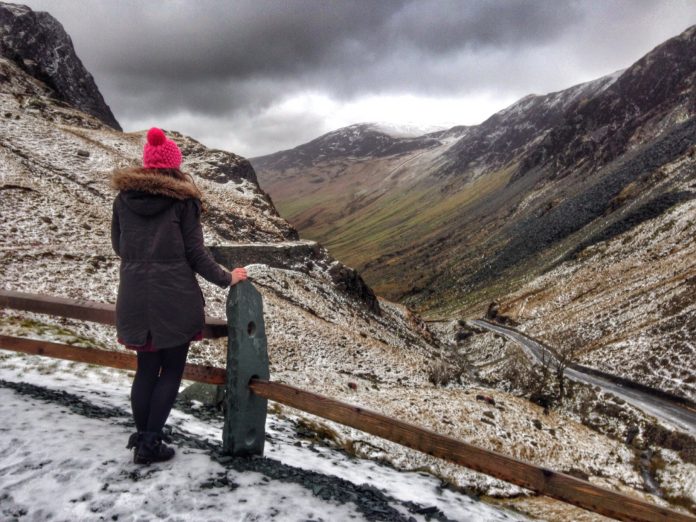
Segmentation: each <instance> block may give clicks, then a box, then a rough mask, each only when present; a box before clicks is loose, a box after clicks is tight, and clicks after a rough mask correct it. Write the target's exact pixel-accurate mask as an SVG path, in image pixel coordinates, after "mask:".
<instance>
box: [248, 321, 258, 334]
mask: <svg viewBox="0 0 696 522" xmlns="http://www.w3.org/2000/svg"><path fill="white" fill-rule="evenodd" d="M247 333H248V334H249V337H254V334H255V333H256V323H255V322H254V321H249V324H248V325H247Z"/></svg>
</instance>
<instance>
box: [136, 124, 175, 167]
mask: <svg viewBox="0 0 696 522" xmlns="http://www.w3.org/2000/svg"><path fill="white" fill-rule="evenodd" d="M180 165H181V151H180V150H179V147H177V146H176V143H174V142H173V141H172V140H169V139H167V136H165V135H164V132H163V131H162V129H158V128H157V127H152V128H151V129H150V130H149V131H147V143H146V144H145V147H144V149H143V167H145V168H146V169H178V168H179V166H180Z"/></svg>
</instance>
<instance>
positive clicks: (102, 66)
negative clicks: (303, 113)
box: [30, 0, 577, 112]
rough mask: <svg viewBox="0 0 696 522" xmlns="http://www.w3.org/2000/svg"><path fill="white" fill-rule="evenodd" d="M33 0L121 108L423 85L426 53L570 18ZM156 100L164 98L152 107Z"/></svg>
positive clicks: (517, 7) (537, 8) (236, 102)
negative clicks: (300, 90)
mask: <svg viewBox="0 0 696 522" xmlns="http://www.w3.org/2000/svg"><path fill="white" fill-rule="evenodd" d="M30 4H32V5H33V4H37V6H38V5H41V7H46V8H47V10H49V12H51V13H53V14H54V15H55V16H56V17H58V19H59V20H61V21H62V22H63V24H64V25H65V26H66V27H67V28H68V30H69V31H70V33H71V34H72V36H73V40H74V41H75V44H76V47H77V48H78V52H79V53H80V56H82V58H83V60H84V61H85V62H86V64H88V66H89V67H90V69H91V70H92V72H93V74H95V76H97V77H98V78H103V79H105V80H106V81H107V82H108V83H109V84H112V85H114V86H116V87H118V92H119V93H122V94H121V96H124V100H123V101H124V102H125V101H126V100H128V102H129V106H125V104H123V105H124V106H121V103H120V102H117V103H118V105H119V107H117V111H119V112H120V111H123V110H129V107H131V108H130V110H133V109H134V108H133V107H132V103H133V102H134V100H133V97H132V96H129V95H132V94H135V95H136V96H138V97H141V98H142V99H143V102H144V103H143V104H142V105H143V106H144V107H145V108H157V109H160V108H164V106H167V107H172V106H174V107H178V106H188V105H189V104H192V105H191V107H192V108H195V109H196V110H206V111H211V112H216V111H219V110H220V109H221V108H222V109H223V110H230V109H234V108H235V107H237V108H241V107H243V106H244V105H245V104H246V103H249V102H250V100H251V99H254V98H257V96H253V95H252V93H253V91H254V88H255V86H259V85H260V83H262V82H263V81H264V80H265V81H266V84H265V85H264V87H265V88H261V89H259V92H258V98H257V99H258V102H259V103H260V104H262V105H263V104H264V103H268V102H269V101H271V100H273V99H275V98H276V97H277V96H279V95H283V94H286V93H287V91H288V88H290V87H307V86H312V85H317V84H322V86H323V88H331V86H332V85H333V86H335V87H336V89H335V90H336V92H337V93H343V94H344V95H346V96H354V95H358V94H360V93H361V91H363V90H368V91H374V90H375V89H376V88H377V89H378V90H379V89H382V86H383V82H384V81H385V79H388V78H394V80H396V81H398V82H399V83H400V84H404V82H407V81H408V79H409V77H412V78H411V80H412V81H413V82H415V83H422V82H423V79H424V78H427V77H428V75H425V76H420V77H419V76H418V75H413V70H414V69H413V66H414V65H416V64H417V65H418V68H419V69H420V70H427V63H428V61H429V60H442V59H443V58H445V57H446V55H447V54H449V53H455V52H457V51H459V50H462V49H466V48H482V47H493V48H496V47H503V46H507V45H510V44H512V43H514V44H515V45H517V46H528V45H534V44H537V43H540V42H545V41H548V40H549V39H552V38H553V37H554V36H555V35H556V34H558V32H559V31H563V29H564V27H566V26H567V25H569V24H572V23H574V22H575V21H576V20H577V13H576V10H577V9H576V8H574V7H573V5H572V3H569V2H564V1H554V2H545V3H542V4H531V3H529V2H461V1H451V2H447V1H444V0H443V1H410V2H409V1H384V0H383V1H374V0H364V1H350V2H322V1H319V0H311V1H310V0H303V1H292V2H280V1H273V2H270V1H259V0H250V1H241V2H240V1H236V2H214V1H196V2H140V1H138V2H123V1H122V2H91V3H90V2H79V5H78V2H56V1H52V2H50V3H48V2H30ZM384 71H387V72H389V71H391V72H390V73H389V74H387V75H386V77H387V78H385V74H384ZM303 79H306V81H302V80H303ZM375 80H379V85H376V82H375ZM435 80H438V81H439V78H437V77H435ZM268 81H273V82H274V84H275V85H274V90H275V92H271V89H269V88H268ZM404 85H407V84H404ZM385 87H388V86H385ZM442 87H443V90H445V91H447V90H450V89H448V88H447V85H443V86H442ZM151 95H154V96H151ZM162 95H164V96H162ZM157 99H162V100H163V102H165V101H166V103H162V104H161V107H156V105H153V103H156V100H157ZM145 102H146V103H145ZM140 109H141V108H138V109H136V110H138V111H139V110H140Z"/></svg>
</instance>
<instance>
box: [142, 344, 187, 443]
mask: <svg viewBox="0 0 696 522" xmlns="http://www.w3.org/2000/svg"><path fill="white" fill-rule="evenodd" d="M189 345H190V343H186V344H182V345H181V346H176V347H174V348H164V349H161V350H158V351H156V352H138V369H137V370H136V372H135V378H134V379H133V386H132V387H131V407H132V408H133V419H134V420H135V426H136V428H137V429H138V431H156V432H159V431H161V430H162V428H163V427H164V423H165V422H166V420H167V417H169V412H170V411H171V409H172V406H173V405H174V401H175V400H176V396H177V394H178V393H179V385H180V384H181V377H182V375H183V374H184V367H185V366H186V356H187V355H188V349H189ZM160 370H161V371H160Z"/></svg>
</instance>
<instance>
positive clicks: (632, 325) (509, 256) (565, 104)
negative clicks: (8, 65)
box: [252, 27, 696, 397]
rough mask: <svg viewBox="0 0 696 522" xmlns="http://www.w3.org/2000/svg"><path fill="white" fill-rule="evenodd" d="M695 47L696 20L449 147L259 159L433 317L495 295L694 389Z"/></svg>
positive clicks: (370, 268)
mask: <svg viewBox="0 0 696 522" xmlns="http://www.w3.org/2000/svg"><path fill="white" fill-rule="evenodd" d="M694 56H696V27H691V28H689V29H687V30H686V31H684V32H683V33H682V34H680V35H678V36H676V37H674V38H672V39H670V40H668V41H667V42H665V43H664V44H662V45H660V46H658V47H656V48H655V49H653V50H652V51H651V52H650V53H648V54H647V55H646V56H644V57H643V58H641V59H640V60H638V61H637V62H636V63H634V64H633V65H631V66H630V67H628V68H626V69H624V70H622V71H617V72H615V73H613V74H611V75H608V76H605V77H603V78H600V79H598V80H595V81H592V82H588V83H584V84H581V85H577V86H574V87H571V88H569V89H566V90H563V91H559V92H556V93H551V94H547V95H530V96H527V97H525V98H523V99H521V100H520V101H518V102H517V103H515V104H513V105H511V106H510V107H508V108H506V109H504V110H502V111H500V112H499V113H497V114H494V115H493V116H491V117H490V118H489V119H488V120H486V121H485V122H483V123H482V124H480V125H477V126H471V127H455V128H453V129H451V130H449V131H444V132H435V133H431V134H427V135H425V136H423V137H421V138H419V139H425V138H428V139H431V140H435V141H437V142H438V143H436V144H432V143H431V142H427V144H425V143H424V145H423V146H421V147H420V148H418V149H415V150H413V151H410V152H403V153H398V154H392V155H377V154H373V155H372V156H362V155H361V156H359V157H358V156H357V155H351V151H350V149H348V150H345V151H344V152H343V153H342V155H341V156H340V157H338V156H337V157H334V158H332V159H329V160H326V159H323V158H322V159H313V158H309V159H307V158H306V159H305V164H306V165H307V167H305V168H302V169H279V168H278V167H277V166H273V165H269V164H268V163H266V162H265V159H264V158H260V159H259V160H252V161H254V162H255V161H259V163H258V164H257V167H258V168H257V173H258V176H259V179H260V182H261V186H262V187H264V188H265V189H266V190H268V191H269V193H270V194H271V195H272V197H273V199H274V201H275V203H276V205H277V206H278V208H279V210H280V212H281V214H282V215H283V216H285V217H287V218H288V219H289V221H290V222H291V223H293V224H294V225H295V226H296V227H297V228H298V230H300V231H301V232H302V234H303V235H304V236H305V237H310V238H312V239H316V240H318V241H321V242H322V244H325V245H326V246H327V248H328V249H329V251H330V252H331V253H332V254H333V255H335V256H337V257H338V258H339V259H341V260H342V261H344V262H346V263H349V264H350V265H351V266H355V267H356V268H357V269H358V270H359V271H360V272H361V274H363V277H364V278H365V280H366V281H367V283H368V284H370V285H371V286H372V287H373V288H374V289H375V291H376V292H377V293H378V294H381V295H385V296H388V297H390V298H393V299H396V300H399V301H400V302H402V303H405V304H408V305H409V306H412V307H414V308H415V309H416V310H417V311H419V312H420V313H423V314H424V315H426V316H427V317H429V318H431V319H438V318H442V319H445V318H452V317H462V316H464V317H477V316H478V317H481V316H482V315H483V314H484V313H485V311H486V309H487V307H488V305H489V304H490V302H491V301H493V300H501V301H502V302H505V303H508V308H506V309H507V310H508V311H509V312H510V313H511V314H512V315H513V316H514V318H516V320H519V321H525V320H528V319H529V318H532V317H533V318H534V319H533V321H534V326H531V325H530V326H529V327H530V332H532V333H534V334H538V335H540V336H542V337H543V338H545V339H547V340H548V341H549V342H550V343H552V344H553V345H560V346H565V345H567V344H569V343H577V344H578V345H580V346H581V347H582V350H583V356H582V357H583V359H582V360H583V361H584V362H585V363H587V364H594V365H598V366H600V367H602V368H604V369H606V370H609V371H615V372H617V373H620V374H622V375H625V376H630V377H631V378H634V379H637V380H639V381H641V382H644V383H645V384H650V385H653V386H658V387H661V388H663V389H666V390H670V391H673V392H675V393H679V394H682V395H685V396H688V397H694V393H695V391H694V388H693V382H694V373H693V369H692V368H693V367H694V366H696V363H695V362H694V361H696V359H694V357H696V352H694V350H693V349H692V348H691V347H690V345H689V343H690V341H689V339H690V338H692V337H693V336H694V335H696V327H695V326H694V325H693V317H694V313H695V311H694V308H693V304H692V300H689V299H687V298H685V297H683V296H686V295H691V294H692V293H693V289H692V285H691V282H690V281H691V279H692V277H693V270H694V261H693V259H694V257H693V255H692V254H693V253H692V252H691V250H690V248H689V246H688V245H691V244H693V239H694V237H693V234H694V231H693V228H692V227H691V225H690V224H691V223H693V222H694V221H695V220H696V215H695V211H694V204H693V202H694V198H695V197H696V190H695V189H696V186H695V185H694V181H693V180H694V178H693V176H694V171H695V170H696V163H695V161H696V158H695V157H694V143H696V120H694V115H695V114H696V99H694V96H695V94H694V92H695V91H694V89H693V84H694V81H696V61H695V58H694ZM359 130H360V129H359V128H358V129H354V132H358V131H359ZM337 132H342V131H337ZM321 139H322V138H319V139H318V140H315V141H319V140H321ZM301 148H302V147H298V149H301ZM298 149H295V150H298ZM287 154H289V153H287ZM609 245H614V246H612V247H611V248H610V247H609ZM605 253H606V255H605ZM638 260H640V262H639V261H638ZM619 261H620V263H619ZM617 263H618V264H617ZM618 266H621V267H623V268H624V270H619V269H618ZM549 271H553V272H549ZM570 273H573V274H576V276H577V277H578V279H577V280H576V279H573V280H574V281H576V285H577V286H576V289H579V288H583V290H582V292H581V293H580V294H577V295H576V291H578V292H579V290H574V289H571V288H568V287H567V284H568V281H569V279H568V274H570ZM600 273H601V274H604V277H603V278H600V281H596V280H595V277H598V276H597V274H600ZM619 273H620V274H621V275H622V276H623V278H622V279H621V281H622V283H621V284H618V285H617V279H616V277H617V276H618V274H619ZM629 275H630V277H629ZM537 277H539V279H538V280H536V281H534V280H535V278H537ZM533 281H534V282H533ZM551 287H553V288H554V290H553V291H551V290H550V288H551ZM506 296H507V297H506ZM572 296H575V297H572ZM680 296H682V297H680ZM537 301H538V302H537ZM535 302H537V305H536V306H533V303H535ZM559 303H563V304H564V308H563V309H559V308H558V306H559ZM576 312H577V313H576ZM645 317H649V318H652V319H645ZM658 324H659V326H658ZM552 332H553V333H552ZM619 347H620V348H621V349H620V350H619V349H618V348H619ZM650 347H652V348H650ZM675 353H679V354H680V356H679V357H676V356H675ZM684 361H689V363H687V364H684Z"/></svg>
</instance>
